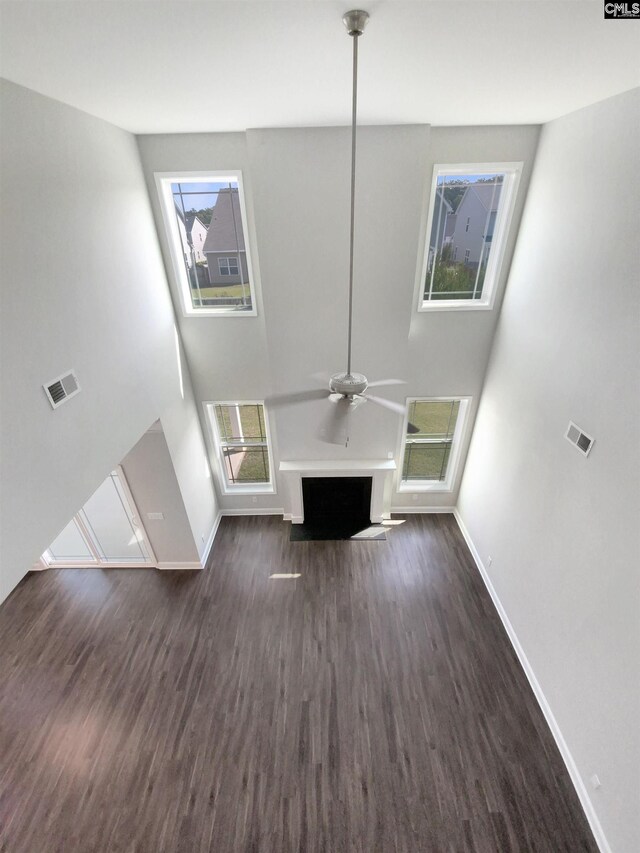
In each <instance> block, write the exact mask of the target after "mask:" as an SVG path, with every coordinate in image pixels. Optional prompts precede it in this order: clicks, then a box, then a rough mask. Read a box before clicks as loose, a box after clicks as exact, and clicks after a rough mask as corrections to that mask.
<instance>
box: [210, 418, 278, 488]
mask: <svg viewBox="0 0 640 853" xmlns="http://www.w3.org/2000/svg"><path fill="white" fill-rule="evenodd" d="M206 408H207V413H208V416H209V422H210V424H211V427H212V429H213V434H214V438H215V443H216V446H217V449H218V453H219V457H220V467H221V471H222V475H223V478H224V479H223V482H224V485H225V489H226V490H228V491H234V490H237V487H246V489H245V490H249V491H252V490H256V491H266V490H269V491H272V489H271V488H269V489H265V488H263V487H267V486H268V487H271V484H272V480H271V461H270V446H269V437H268V431H267V424H266V419H265V412H264V405H263V404H262V403H235V402H233V403H208V404H207V407H206ZM249 487H255V489H252V488H249Z"/></svg>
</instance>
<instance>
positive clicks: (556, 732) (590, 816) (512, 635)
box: [453, 508, 611, 853]
mask: <svg viewBox="0 0 640 853" xmlns="http://www.w3.org/2000/svg"><path fill="white" fill-rule="evenodd" d="M453 514H454V516H455V519H456V521H457V522H458V527H459V528H460V532H461V533H462V535H463V537H464V540H465V542H466V543H467V545H468V546H469V551H471V556H472V557H473V559H474V561H475V564H476V566H477V567H478V571H479V572H480V576H481V577H482V580H483V581H484V585H485V586H486V588H487V591H488V593H489V595H490V596H491V600H492V601H493V604H494V606H495V608H496V610H497V611H498V616H499V617H500V619H501V621H502V624H503V625H504V628H505V631H506V632H507V635H508V637H509V640H510V641H511V645H512V646H513V649H514V651H515V653H516V655H517V656H518V660H519V661H520V665H521V666H522V668H523V670H524V673H525V675H526V676H527V679H528V680H529V684H530V685H531V689H532V690H533V693H534V695H535V697H536V699H537V700H538V704H539V705H540V708H541V710H542V713H543V714H544V717H545V719H546V721H547V725H548V726H549V728H550V729H551V734H552V735H553V737H554V739H555V742H556V744H557V746H558V749H559V750H560V755H561V756H562V759H563V761H564V763H565V765H566V768H567V770H568V771H569V776H570V777H571V781H572V782H573V786H574V788H575V789H576V793H577V794H578V797H579V799H580V803H581V804H582V808H583V809H584V813H585V815H586V817H587V820H588V821H589V826H590V827H591V831H592V832H593V835H594V837H595V840H596V843H597V845H598V847H599V848H600V850H601V851H602V853H611V847H610V846H609V842H608V841H607V838H606V836H605V834H604V830H603V829H602V826H601V824H600V821H599V820H598V815H597V814H596V811H595V809H594V807H593V803H592V802H591V798H590V797H589V793H588V791H587V788H586V786H585V784H584V782H583V780H582V776H581V775H580V772H579V770H578V768H577V766H576V763H575V761H574V758H573V756H572V755H571V752H570V750H569V747H568V746H567V742H566V741H565V739H564V736H563V734H562V732H561V731H560V726H559V725H558V722H557V720H556V718H555V717H554V715H553V711H552V710H551V706H550V705H549V703H548V701H547V697H546V696H545V695H544V692H543V690H542V687H541V686H540V683H539V681H538V679H537V678H536V675H535V672H534V671H533V668H532V666H531V664H530V663H529V660H528V658H527V656H526V654H525V651H524V649H523V648H522V646H521V645H520V641H519V640H518V636H517V634H516V632H515V630H514V627H513V625H512V624H511V622H510V620H509V617H508V616H507V613H506V611H505V609H504V607H503V606H502V602H501V601H500V598H499V597H498V593H497V592H496V590H495V588H494V586H493V584H492V583H491V579H490V577H489V575H488V573H487V570H486V569H485V567H484V564H483V562H482V560H481V559H480V554H479V553H478V550H477V548H476V546H475V545H474V543H473V540H472V539H471V536H470V535H469V531H468V530H467V528H466V527H465V524H464V522H463V520H462V518H461V517H460V513H459V512H458V509H457V508H456V509H455V510H454V511H453Z"/></svg>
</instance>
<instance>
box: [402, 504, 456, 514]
mask: <svg viewBox="0 0 640 853" xmlns="http://www.w3.org/2000/svg"><path fill="white" fill-rule="evenodd" d="M432 512H449V513H451V512H455V507H452V506H415V505H414V506H392V507H391V509H390V513H391V515H394V514H398V515H410V514H412V513H414V514H415V513H432Z"/></svg>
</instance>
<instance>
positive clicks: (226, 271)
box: [218, 255, 240, 275]
mask: <svg viewBox="0 0 640 853" xmlns="http://www.w3.org/2000/svg"><path fill="white" fill-rule="evenodd" d="M222 261H224V262H225V267H224V268H223V265H222ZM230 261H233V262H234V264H233V267H234V269H235V272H231V263H230ZM218 272H219V273H220V275H240V265H239V264H238V258H237V257H236V256H234V255H225V256H224V257H219V258H218Z"/></svg>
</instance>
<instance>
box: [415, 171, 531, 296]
mask: <svg viewBox="0 0 640 853" xmlns="http://www.w3.org/2000/svg"><path fill="white" fill-rule="evenodd" d="M521 166H522V164H520V163H509V164H491V165H487V164H474V165H466V166H436V167H435V169H434V178H433V186H432V192H431V202H430V209H429V221H428V226H427V235H428V239H427V241H426V250H425V259H424V263H423V269H422V279H421V286H420V305H419V309H420V310H423V311H424V310H430V309H433V308H436V309H440V310H441V309H444V308H475V307H478V306H483V307H487V306H490V305H491V303H492V299H493V294H494V290H495V283H496V280H497V277H498V275H499V272H500V265H501V261H502V256H503V254H504V244H505V240H506V237H507V231H508V225H509V220H510V218H511V213H512V210H513V202H514V199H515V193H516V188H517V183H518V179H519V176H520V171H521ZM461 258H464V262H462V261H461V260H460V259H461Z"/></svg>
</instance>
